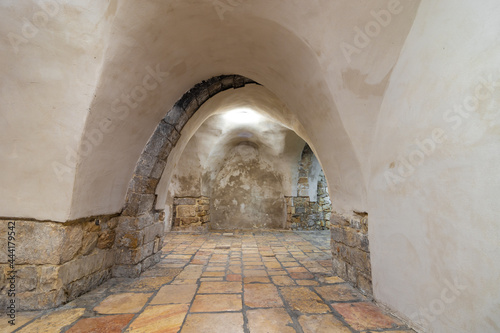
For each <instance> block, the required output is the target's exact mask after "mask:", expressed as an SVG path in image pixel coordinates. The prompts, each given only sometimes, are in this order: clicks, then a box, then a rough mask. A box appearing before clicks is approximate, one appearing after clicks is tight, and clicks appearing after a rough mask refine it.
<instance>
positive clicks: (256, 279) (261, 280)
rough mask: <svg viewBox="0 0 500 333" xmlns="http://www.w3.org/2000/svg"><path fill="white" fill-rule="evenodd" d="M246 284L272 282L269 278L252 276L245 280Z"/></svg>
mask: <svg viewBox="0 0 500 333" xmlns="http://www.w3.org/2000/svg"><path fill="white" fill-rule="evenodd" d="M243 282H244V283H270V282H271V281H270V280H269V278H268V277H267V276H251V277H246V278H245V279H244V280H243Z"/></svg>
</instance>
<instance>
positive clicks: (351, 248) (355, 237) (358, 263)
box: [330, 213, 373, 295]
mask: <svg viewBox="0 0 500 333" xmlns="http://www.w3.org/2000/svg"><path fill="white" fill-rule="evenodd" d="M330 230H331V235H332V242H331V244H332V255H333V273H334V274H335V275H338V276H340V277H341V278H343V279H344V280H346V281H348V282H350V283H352V284H353V285H354V286H355V287H357V288H358V289H360V290H361V291H362V292H364V293H365V294H367V295H372V294H373V291H372V278H371V276H372V272H371V263H370V250H369V243H368V214H366V213H354V214H352V215H341V214H333V215H332V220H331V226H330Z"/></svg>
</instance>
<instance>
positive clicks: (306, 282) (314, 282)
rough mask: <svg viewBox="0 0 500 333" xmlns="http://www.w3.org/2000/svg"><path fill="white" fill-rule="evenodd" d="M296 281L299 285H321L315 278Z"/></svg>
mask: <svg viewBox="0 0 500 333" xmlns="http://www.w3.org/2000/svg"><path fill="white" fill-rule="evenodd" d="M295 282H296V283H297V285H299V286H319V282H318V281H314V280H295Z"/></svg>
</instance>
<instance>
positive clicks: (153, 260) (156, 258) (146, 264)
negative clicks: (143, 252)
mask: <svg viewBox="0 0 500 333" xmlns="http://www.w3.org/2000/svg"><path fill="white" fill-rule="evenodd" d="M160 260H161V252H158V253H155V254H154V255H152V256H150V257H148V258H146V259H144V261H143V262H142V265H141V269H142V271H145V270H146V269H148V268H150V267H152V266H154V265H156V264H157V263H159V262H160Z"/></svg>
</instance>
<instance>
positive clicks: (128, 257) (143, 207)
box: [113, 75, 258, 277]
mask: <svg viewBox="0 0 500 333" xmlns="http://www.w3.org/2000/svg"><path fill="white" fill-rule="evenodd" d="M247 84H258V83H257V82H255V81H253V80H250V79H248V78H246V77H244V76H240V75H222V76H217V77H213V78H211V79H209V80H207V81H203V82H201V83H199V84H197V85H195V86H194V87H193V88H192V89H190V90H189V91H188V92H186V93H185V94H184V95H183V96H182V98H181V99H180V100H179V101H178V102H177V103H175V105H174V106H173V107H172V109H170V110H169V111H168V112H167V114H166V116H165V117H164V118H163V119H162V120H161V121H160V123H159V124H158V126H157V127H156V129H155V131H154V133H153V135H152V136H151V138H150V139H149V141H148V143H147V144H146V146H145V148H144V150H143V152H142V154H141V156H140V158H139V161H138V162H137V165H136V168H135V171H134V174H133V177H132V180H131V181H130V184H129V187H128V190H127V196H126V199H125V205H124V208H123V211H122V213H121V216H120V218H119V220H120V221H119V223H118V227H117V231H116V246H117V249H118V255H117V261H116V263H115V266H114V268H113V275H114V276H120V277H136V276H139V274H140V273H141V272H142V271H144V270H145V269H147V268H148V267H150V266H152V265H154V264H155V263H157V262H158V261H159V260H160V254H161V252H160V250H161V248H162V243H163V233H164V218H165V214H164V212H163V211H162V210H157V209H155V203H156V194H155V191H156V187H157V185H158V183H159V181H160V178H161V176H162V173H163V170H164V169H165V166H166V161H167V159H168V156H169V154H170V152H171V151H172V148H173V147H174V146H175V145H176V143H177V142H178V140H179V138H180V135H181V131H182V129H183V127H184V126H185V125H186V123H187V122H188V120H189V119H190V118H191V117H192V116H193V115H194V114H195V112H196V111H197V110H198V109H199V108H200V107H201V105H203V103H205V102H206V101H207V100H208V99H209V98H211V97H213V96H214V95H216V94H218V93H220V92H222V91H225V90H228V89H231V88H233V89H237V88H242V87H244V86H245V85H247Z"/></svg>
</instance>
